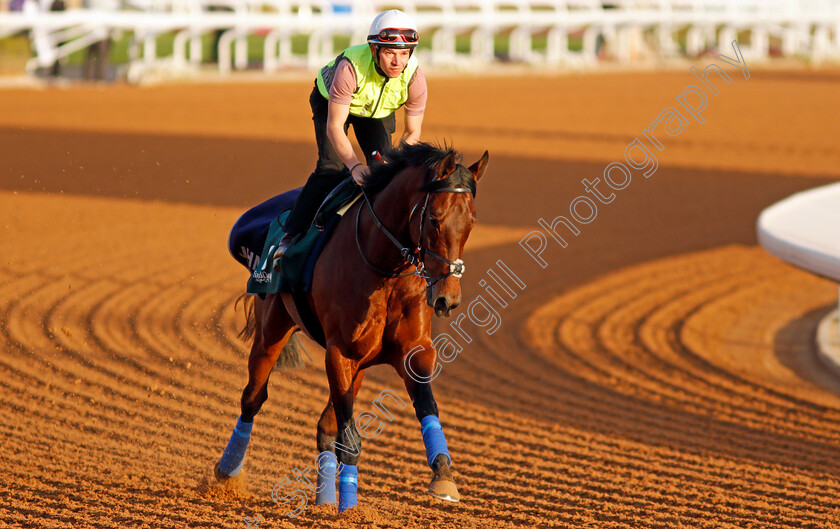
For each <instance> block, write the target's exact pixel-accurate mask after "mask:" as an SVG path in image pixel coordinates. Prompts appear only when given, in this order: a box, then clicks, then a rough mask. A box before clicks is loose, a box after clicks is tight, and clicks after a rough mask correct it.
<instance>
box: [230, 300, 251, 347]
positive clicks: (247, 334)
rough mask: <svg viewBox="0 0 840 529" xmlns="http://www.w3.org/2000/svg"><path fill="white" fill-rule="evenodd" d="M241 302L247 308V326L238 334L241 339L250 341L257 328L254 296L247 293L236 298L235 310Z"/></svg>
mask: <svg viewBox="0 0 840 529" xmlns="http://www.w3.org/2000/svg"><path fill="white" fill-rule="evenodd" d="M239 302H242V308H244V309H245V326H244V327H242V330H241V331H239V334H238V336H239V339H241V340H244V341H246V342H249V341H251V340H253V338H254V333H255V332H256V330H257V321H256V319H255V317H254V296H251V295H249V294H247V293H245V294H242V295H241V296H239V297H238V298H236V303H234V305H233V308H234V310H235V309H236V308H237V307H239Z"/></svg>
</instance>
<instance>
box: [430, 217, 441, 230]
mask: <svg viewBox="0 0 840 529" xmlns="http://www.w3.org/2000/svg"><path fill="white" fill-rule="evenodd" d="M429 224H431V225H432V228H434V229H436V230H439V229H440V221H439V220H438V219H437V217H429Z"/></svg>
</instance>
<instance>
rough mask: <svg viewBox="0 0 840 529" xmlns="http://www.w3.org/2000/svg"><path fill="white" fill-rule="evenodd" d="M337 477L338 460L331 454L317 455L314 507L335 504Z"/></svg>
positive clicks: (322, 453)
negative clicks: (316, 482) (316, 483)
mask: <svg viewBox="0 0 840 529" xmlns="http://www.w3.org/2000/svg"><path fill="white" fill-rule="evenodd" d="M337 476H338V460H337V459H336V458H335V454H333V453H332V452H321V453H320V454H318V487H317V488H316V489H315V490H316V494H315V505H332V504H334V503H335V478H336V477H337Z"/></svg>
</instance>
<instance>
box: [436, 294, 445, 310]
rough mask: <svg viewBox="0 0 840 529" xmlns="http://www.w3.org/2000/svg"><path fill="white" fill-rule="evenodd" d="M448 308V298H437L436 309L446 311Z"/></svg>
mask: <svg viewBox="0 0 840 529" xmlns="http://www.w3.org/2000/svg"><path fill="white" fill-rule="evenodd" d="M446 309H447V305H446V298H444V297H439V298H437V299H436V300H435V310H436V311H445V310H446Z"/></svg>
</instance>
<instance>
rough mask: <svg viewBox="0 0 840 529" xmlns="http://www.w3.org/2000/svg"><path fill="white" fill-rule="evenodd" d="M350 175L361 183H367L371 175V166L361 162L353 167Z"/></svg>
mask: <svg viewBox="0 0 840 529" xmlns="http://www.w3.org/2000/svg"><path fill="white" fill-rule="evenodd" d="M350 175H351V176H352V177H353V180H354V181H355V182H356V183H357V184H359V185H360V186H361V185H365V181H366V180H367V177H368V176H369V175H370V167H368V166H367V165H364V164H359V165H357V166H355V167H353V170H352V171H350Z"/></svg>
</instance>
